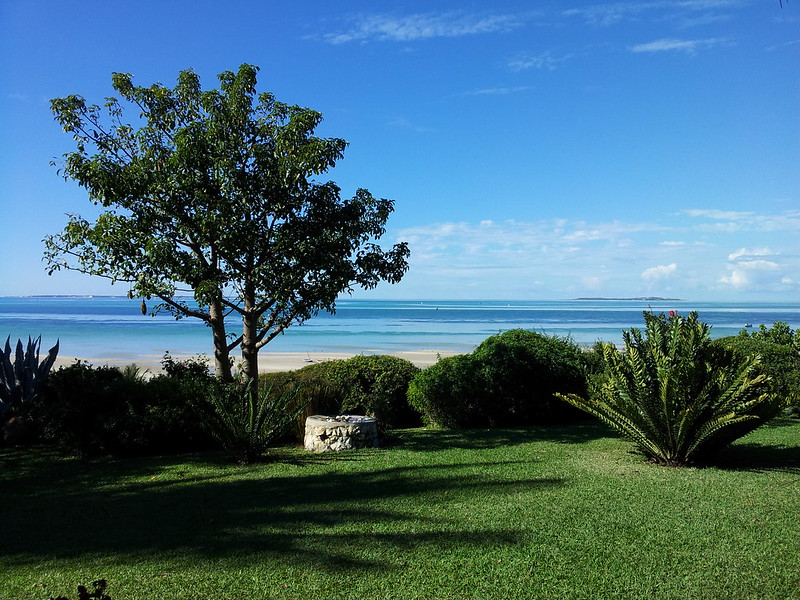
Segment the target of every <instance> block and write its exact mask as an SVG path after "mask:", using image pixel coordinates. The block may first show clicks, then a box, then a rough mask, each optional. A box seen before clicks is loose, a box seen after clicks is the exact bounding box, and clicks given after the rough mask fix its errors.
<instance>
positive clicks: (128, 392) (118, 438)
mask: <svg viewBox="0 0 800 600" xmlns="http://www.w3.org/2000/svg"><path fill="white" fill-rule="evenodd" d="M214 382H215V379H214V378H213V376H211V375H210V374H209V373H208V371H207V370H206V372H205V374H203V375H200V374H199V371H197V370H196V371H195V372H191V371H181V372H178V373H173V374H172V375H170V374H169V373H164V374H160V375H157V376H155V377H152V378H150V379H146V378H144V377H142V376H140V375H139V374H138V373H136V371H135V370H134V369H128V370H127V374H126V373H125V372H123V371H122V370H120V369H117V368H113V367H93V366H91V365H88V364H86V363H81V362H75V363H73V364H72V365H70V366H67V367H61V368H60V369H58V370H57V371H55V372H53V373H51V374H50V376H49V377H48V379H47V382H46V383H45V385H44V386H43V387H42V391H41V394H40V396H39V398H37V400H36V401H35V402H33V403H32V406H31V409H30V413H29V414H30V418H31V419H32V421H33V422H34V424H35V426H36V428H37V429H38V432H39V435H40V438H41V439H42V440H43V441H45V442H51V443H54V444H56V445H58V446H59V447H61V448H62V449H64V450H67V451H73V452H76V453H78V454H80V455H86V456H96V455H105V454H115V455H139V454H156V453H172V452H187V451H190V450H197V449H202V448H207V447H209V446H210V444H211V438H210V436H209V435H208V433H207V432H206V431H205V429H204V427H203V425H202V423H201V421H200V419H199V417H198V415H197V414H196V413H195V411H194V410H193V409H192V407H191V402H192V401H193V399H194V398H196V397H197V396H198V394H201V393H203V390H204V389H205V388H206V387H207V386H208V385H213V384H214Z"/></svg>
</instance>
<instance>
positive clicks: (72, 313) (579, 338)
mask: <svg viewBox="0 0 800 600" xmlns="http://www.w3.org/2000/svg"><path fill="white" fill-rule="evenodd" d="M648 307H650V308H652V310H653V311H656V312H666V311H669V310H678V311H680V312H681V313H682V314H687V313H689V312H690V311H692V310H697V311H699V313H700V318H701V320H703V321H705V322H707V323H709V324H711V325H712V336H713V337H723V336H727V335H735V334H736V333H738V332H739V331H740V330H741V329H742V327H743V326H744V325H745V324H746V323H752V324H753V325H754V326H756V327H757V326H758V324H760V323H765V324H768V325H769V324H772V323H774V322H775V321H785V322H787V323H789V324H790V325H791V327H792V328H794V329H797V328H799V327H800V303H780V304H777V303H776V304H769V303H763V304H758V303H721V302H688V301H677V302H676V301H663V302H649V303H648V302H646V301H623V300H602V301H601V300H558V301H518V302H508V301H490V300H484V301H477V300H475V301H468V300H438V301H433V300H430V301H429V300H349V299H348V300H340V301H339V302H338V303H337V312H336V314H335V315H329V314H327V313H322V314H320V315H319V316H317V317H315V318H314V319H311V320H310V321H308V322H306V323H305V324H303V325H301V326H294V327H291V328H289V329H288V330H287V331H286V333H285V334H284V335H281V336H278V337H277V338H276V339H275V340H273V341H272V342H270V344H269V345H268V346H267V347H266V349H265V351H277V352H350V353H361V352H363V353H381V352H400V351H409V350H446V351H455V352H469V351H471V350H472V349H473V348H474V347H475V346H476V345H477V344H479V343H480V342H481V341H482V340H484V339H485V338H486V337H488V336H490V335H493V334H495V333H498V332H501V331H505V330H508V329H513V328H524V329H532V330H535V331H538V332H541V333H546V334H551V335H552V334H555V335H559V336H566V335H569V336H571V337H572V339H573V340H575V341H576V342H579V343H581V344H586V345H590V344H592V343H594V342H595V341H597V340H603V341H608V342H614V343H617V344H619V343H621V341H622V334H621V332H622V330H624V329H627V328H630V327H640V326H641V325H642V311H643V310H647V309H648ZM230 325H231V326H234V325H236V323H235V322H234V321H231V323H230ZM231 329H233V328H232V327H231ZM7 335H10V336H11V338H12V340H15V339H16V338H23V339H26V338H27V336H28V335H31V336H34V337H35V336H38V335H41V336H42V346H43V347H44V349H45V350H46V349H47V348H49V347H50V346H52V345H53V344H54V343H55V341H56V339H60V340H61V351H60V354H62V355H66V356H81V357H107V358H131V359H133V358H135V357H136V356H140V355H147V356H161V355H163V353H164V352H165V351H167V350H168V351H170V352H171V353H172V354H176V355H177V354H202V353H204V354H212V344H211V333H210V331H209V330H208V329H207V328H206V327H205V325H204V324H202V323H201V322H199V321H197V320H194V319H183V320H180V321H176V320H175V319H173V318H172V317H169V316H167V315H160V316H157V317H150V316H142V314H141V313H140V310H139V302H138V301H136V300H129V299H128V298H126V297H92V298H65V297H25V298H9V297H6V298H0V336H2V339H0V342H4V341H5V336H7Z"/></svg>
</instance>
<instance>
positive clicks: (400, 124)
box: [387, 117, 435, 133]
mask: <svg viewBox="0 0 800 600" xmlns="http://www.w3.org/2000/svg"><path fill="white" fill-rule="evenodd" d="M387 125H389V127H395V128H397V129H406V130H408V131H413V132H414V133H430V132H432V131H435V130H434V129H433V128H432V127H426V126H424V125H418V124H416V123H412V122H411V121H409V120H408V119H406V118H405V117H394V118H393V119H390V120H389V122H388V123H387Z"/></svg>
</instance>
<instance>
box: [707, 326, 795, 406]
mask: <svg viewBox="0 0 800 600" xmlns="http://www.w3.org/2000/svg"><path fill="white" fill-rule="evenodd" d="M776 325H777V323H776ZM758 333H759V332H754V334H755V335H748V334H747V333H745V334H744V335H742V334H740V335H738V336H730V337H725V338H720V339H718V340H715V341H714V343H716V344H720V345H722V346H724V347H726V348H729V349H730V350H733V352H734V353H735V354H736V355H738V356H740V357H742V358H746V357H749V356H757V357H758V358H759V360H760V362H761V365H762V367H763V370H764V374H765V375H767V376H768V377H769V379H770V390H771V392H772V393H773V394H775V395H776V396H777V397H778V398H780V399H783V400H785V401H786V402H787V403H788V409H787V410H788V413H789V415H790V416H794V417H800V352H798V351H797V350H795V349H794V347H792V346H791V345H789V344H784V343H778V342H773V341H770V340H773V339H775V338H774V337H772V336H769V337H767V338H766V339H764V338H763V337H761V336H759V335H758ZM778 339H780V340H781V341H786V339H785V338H778Z"/></svg>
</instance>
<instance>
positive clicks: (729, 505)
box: [0, 421, 800, 600]
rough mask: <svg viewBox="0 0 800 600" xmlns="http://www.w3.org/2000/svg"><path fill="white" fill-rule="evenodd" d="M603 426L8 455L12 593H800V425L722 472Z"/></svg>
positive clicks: (6, 584) (4, 553)
mask: <svg viewBox="0 0 800 600" xmlns="http://www.w3.org/2000/svg"><path fill="white" fill-rule="evenodd" d="M630 450H631V445H630V444H629V443H628V442H626V441H625V440H623V439H621V438H619V437H617V436H615V435H614V434H613V433H612V432H611V431H610V430H609V429H607V428H605V427H604V426H602V425H599V424H589V425H582V426H574V427H569V428H548V429H544V428H530V429H521V430H494V431H459V432H437V431H427V430H424V429H418V430H408V431H402V432H399V433H398V434H397V439H396V442H395V443H394V444H393V445H392V446H391V447H389V448H386V449H370V450H363V451H352V452H349V453H340V454H335V455H330V454H325V455H310V454H307V453H305V452H304V451H302V450H299V449H295V448H285V449H279V450H277V451H274V452H273V454H272V455H271V459H270V460H269V461H268V462H265V463H262V464H257V465H251V466H246V467H240V466H234V465H231V464H229V463H227V462H226V461H225V459H224V457H222V456H221V455H215V454H202V455H191V456H180V457H163V458H146V459H135V460H131V459H127V460H98V461H90V462H85V461H79V460H75V459H71V458H65V457H61V456H59V455H57V454H55V453H54V452H52V451H51V450H48V449H44V448H40V449H33V450H32V449H3V450H2V451H0V486H1V487H0V511H2V513H0V514H2V517H0V524H1V525H0V598H3V599H6V600H15V599H22V598H25V599H29V598H33V599H37V598H45V599H46V598H50V597H51V596H56V595H58V594H67V595H70V596H71V597H74V593H75V586H76V585H77V584H88V583H89V582H91V581H92V580H95V579H99V578H105V579H107V580H108V582H109V587H108V593H109V594H110V595H111V596H112V597H113V598H114V600H125V599H144V598H147V599H153V598H187V599H188V598H192V599H196V598H285V599H291V598H302V599H306V598H308V599H310V598H314V599H327V598H331V599H333V598H360V599H371V598H632V599H633V598H636V599H640V598H653V599H662V598H663V599H666V598H675V599H678V598H680V599H681V600H685V599H691V598H713V599H715V600H716V599H724V598H731V599H736V600H745V599H750V598H752V599H756V598H758V599H765V600H766V599H788V598H800V423H798V422H797V421H779V422H776V423H774V424H772V425H768V426H765V427H763V428H761V429H759V430H757V431H756V432H754V433H753V434H751V435H750V436H748V437H746V438H745V439H743V440H741V441H739V442H738V443H736V444H735V445H734V446H732V447H731V448H729V449H728V450H727V451H726V452H725V453H724V454H723V456H722V457H721V459H720V462H719V464H718V466H716V467H712V468H706V469H691V468H690V469H675V468H668V467H658V466H654V465H650V464H647V463H645V462H643V460H642V458H641V457H640V456H638V455H635V454H632V453H631V451H630Z"/></svg>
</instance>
